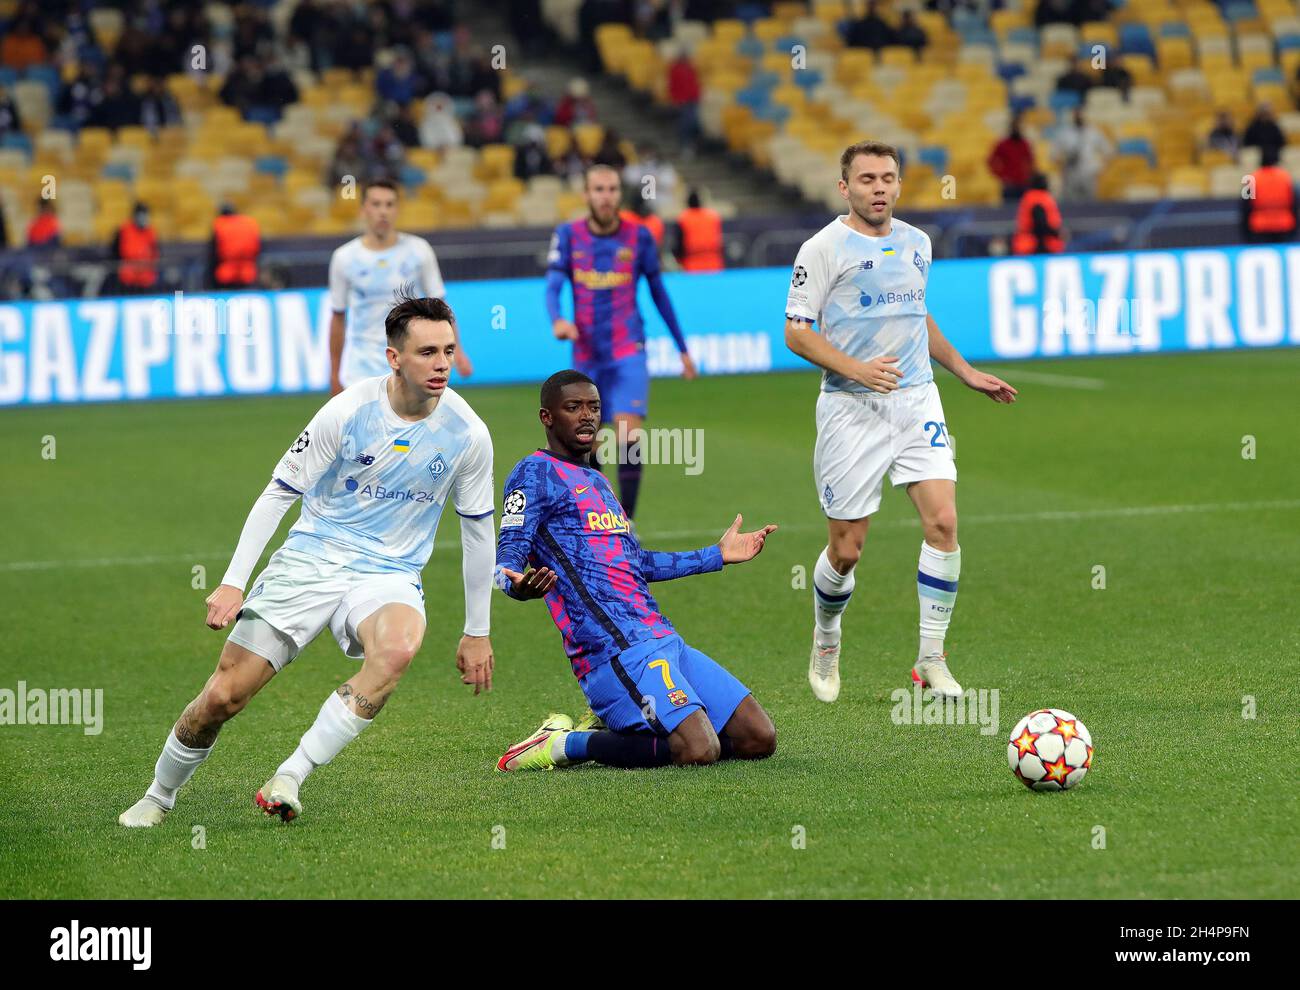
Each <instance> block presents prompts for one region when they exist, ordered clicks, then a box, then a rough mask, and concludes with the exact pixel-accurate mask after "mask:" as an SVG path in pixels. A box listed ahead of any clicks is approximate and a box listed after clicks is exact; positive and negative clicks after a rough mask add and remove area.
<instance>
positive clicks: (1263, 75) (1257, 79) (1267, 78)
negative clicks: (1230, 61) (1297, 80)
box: [1250, 65, 1286, 86]
mask: <svg viewBox="0 0 1300 990" xmlns="http://www.w3.org/2000/svg"><path fill="white" fill-rule="evenodd" d="M1250 81H1251V82H1252V83H1254V84H1255V85H1256V86H1258V85H1259V84H1260V83H1285V82H1286V78H1285V77H1284V76H1283V75H1282V70H1281V69H1279V68H1278V67H1277V66H1276V65H1266V66H1263V67H1261V68H1258V69H1256V70H1255V73H1254V75H1252V76H1251V77H1250Z"/></svg>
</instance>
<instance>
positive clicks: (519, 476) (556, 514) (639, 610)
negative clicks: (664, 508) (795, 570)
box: [496, 450, 722, 677]
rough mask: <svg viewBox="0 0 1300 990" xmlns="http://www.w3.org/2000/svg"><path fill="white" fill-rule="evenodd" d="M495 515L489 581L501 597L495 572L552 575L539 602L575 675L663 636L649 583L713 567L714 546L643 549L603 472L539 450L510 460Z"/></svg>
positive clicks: (716, 561)
mask: <svg viewBox="0 0 1300 990" xmlns="http://www.w3.org/2000/svg"><path fill="white" fill-rule="evenodd" d="M501 511H502V515H501V533H500V536H498V538H497V566H496V581H497V587H499V588H500V589H501V590H502V591H505V592H506V594H508V595H509V594H511V590H510V589H511V583H510V579H509V578H507V577H506V576H505V574H503V573H502V570H503V568H509V569H510V570H512V571H517V572H519V573H523V572H524V570H526V568H527V567H528V566H530V565H531V566H533V567H549V568H550V569H551V570H553V571H555V573H556V574H557V575H558V581H557V582H556V584H555V587H554V588H552V589H551V591H550V592H549V593H548V594H547V596H546V605H547V607H548V608H549V609H550V612H551V618H552V619H553V620H554V621H555V627H556V628H557V629H559V631H560V635H561V636H562V637H563V639H564V652H565V653H566V654H567V655H568V657H569V661H570V663H571V664H572V665H573V673H574V675H575V676H577V677H582V676H583V675H584V674H586V673H587V672H588V671H590V670H592V669H593V668H595V667H598V666H600V665H601V664H603V663H608V662H609V661H610V660H611V659H613V658H614V657H616V656H618V655H619V654H620V653H622V652H623V651H624V650H626V649H627V648H628V647H630V646H633V645H634V644H636V643H641V642H644V641H645V640H649V639H662V638H664V637H665V636H671V635H673V633H674V630H673V627H672V623H670V622H669V621H668V619H667V618H666V617H665V616H664V615H663V613H662V612H660V611H659V604H658V603H657V602H656V601H655V599H654V596H653V595H652V594H650V588H649V582H651V581H668V580H671V579H672V578H679V577H687V576H689V575H691V574H705V573H708V572H710V571H720V570H722V550H721V548H720V547H718V546H717V545H716V544H714V545H713V546H709V547H704V548H703V549H700V550H687V551H681V552H675V553H674V552H658V551H652V550H645V549H643V548H642V547H641V544H640V543H639V542H638V541H637V538H636V537H635V536H633V535H632V533H631V532H630V528H629V526H628V522H627V515H626V513H624V511H623V507H622V506H621V505H620V504H619V501H618V499H617V498H615V496H614V490H613V489H612V488H611V487H610V485H609V482H608V481H606V480H605V476H604V475H603V474H601V473H600V472H599V471H597V470H595V469H594V468H591V467H588V466H587V465H586V464H580V463H578V462H577V461H573V460H569V459H568V458H565V457H562V456H560V455H559V454H555V453H552V452H551V451H549V450H538V451H536V452H535V453H532V454H530V455H529V456H527V457H525V458H524V459H523V460H521V461H520V462H519V463H518V464H516V465H515V468H514V470H513V471H511V472H510V477H509V478H508V479H507V481H506V486H505V502H504V504H503V506H502V510H501ZM511 597H513V595H511Z"/></svg>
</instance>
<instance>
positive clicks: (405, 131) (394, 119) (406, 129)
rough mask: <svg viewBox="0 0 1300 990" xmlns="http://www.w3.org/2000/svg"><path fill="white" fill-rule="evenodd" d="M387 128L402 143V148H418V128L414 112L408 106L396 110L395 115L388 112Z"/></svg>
mask: <svg viewBox="0 0 1300 990" xmlns="http://www.w3.org/2000/svg"><path fill="white" fill-rule="evenodd" d="M388 126H389V127H391V128H392V129H393V133H394V134H396V135H397V140H399V141H401V142H402V147H403V148H418V147H419V146H420V128H419V125H418V124H416V122H415V111H414V110H413V109H412V107H411V105H410V104H407V105H406V106H404V107H400V108H397V112H396V113H392V112H391V110H390V113H389V117H388Z"/></svg>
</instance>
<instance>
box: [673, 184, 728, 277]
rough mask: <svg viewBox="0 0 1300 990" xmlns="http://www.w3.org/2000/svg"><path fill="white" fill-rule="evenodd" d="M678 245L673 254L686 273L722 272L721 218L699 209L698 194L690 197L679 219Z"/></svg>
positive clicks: (702, 207) (704, 208)
mask: <svg viewBox="0 0 1300 990" xmlns="http://www.w3.org/2000/svg"><path fill="white" fill-rule="evenodd" d="M677 230H678V237H679V240H678V243H677V249H676V250H675V251H674V252H673V253H674V254H675V255H677V260H678V261H679V262H681V265H682V270H683V271H687V272H719V271H722V269H723V267H724V263H723V260H722V217H720V216H718V212H717V211H716V210H711V209H709V208H708V207H707V206H701V205H700V195H699V193H695V192H693V193H691V194H690V196H689V197H688V198H687V200H686V209H684V210H682V212H681V213H680V214H678V216H677Z"/></svg>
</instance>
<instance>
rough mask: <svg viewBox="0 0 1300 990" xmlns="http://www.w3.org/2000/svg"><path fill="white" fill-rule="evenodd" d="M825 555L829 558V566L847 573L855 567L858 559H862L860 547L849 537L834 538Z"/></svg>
mask: <svg viewBox="0 0 1300 990" xmlns="http://www.w3.org/2000/svg"><path fill="white" fill-rule="evenodd" d="M826 556H827V557H829V558H830V562H831V566H832V567H834V568H835V570H836V571H838V572H839V573H840V574H847V573H848V572H849V571H851V570H853V568H855V567H857V566H858V561H859V560H861V559H862V547H860V546H858V544H857V543H856V542H855V541H854V540H853V539H851V538H845V539H843V540H836V541H835V542H834V543H833V544H831V547H830V550H829V551H828V552H827V554H826Z"/></svg>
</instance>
